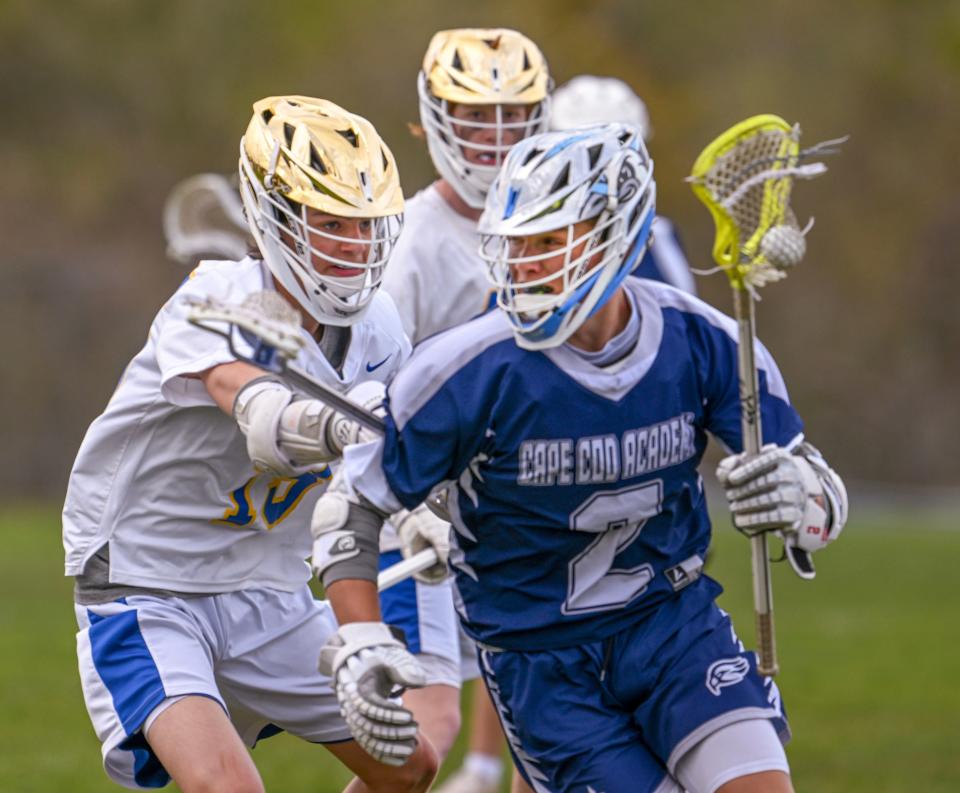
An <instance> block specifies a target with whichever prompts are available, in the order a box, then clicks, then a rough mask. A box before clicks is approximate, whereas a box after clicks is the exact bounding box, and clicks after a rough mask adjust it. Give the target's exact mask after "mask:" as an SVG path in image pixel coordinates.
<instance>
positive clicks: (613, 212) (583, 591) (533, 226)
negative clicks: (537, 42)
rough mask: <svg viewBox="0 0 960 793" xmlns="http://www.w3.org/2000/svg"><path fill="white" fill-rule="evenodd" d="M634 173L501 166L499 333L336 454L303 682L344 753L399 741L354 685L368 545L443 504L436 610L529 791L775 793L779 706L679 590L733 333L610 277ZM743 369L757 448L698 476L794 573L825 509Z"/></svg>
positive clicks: (408, 372)
mask: <svg viewBox="0 0 960 793" xmlns="http://www.w3.org/2000/svg"><path fill="white" fill-rule="evenodd" d="M652 167H653V166H652V163H651V161H650V159H649V157H648V156H647V153H646V150H645V149H644V146H643V143H642V141H641V139H640V137H639V135H638V133H637V131H636V130H635V129H634V128H632V127H629V126H626V125H606V126H599V127H590V128H585V129H581V130H573V131H569V132H553V133H547V134H544V135H538V136H534V137H532V138H529V139H526V140H524V141H521V142H520V143H519V144H517V146H515V147H514V148H513V149H512V150H511V152H510V154H509V155H508V156H507V159H506V162H505V164H504V167H503V170H502V171H501V173H500V175H499V176H498V178H497V181H496V182H495V184H494V186H493V187H492V189H491V192H490V194H489V196H488V199H487V203H486V209H485V212H484V215H483V217H482V218H481V221H480V228H481V232H482V233H484V234H485V235H486V236H485V241H484V254H485V257H486V258H487V259H488V261H489V264H490V270H491V277H492V280H493V281H494V283H495V286H496V288H497V289H498V290H499V298H498V300H499V303H498V304H499V306H500V308H501V311H498V312H493V313H491V314H487V315H485V316H483V317H481V318H479V319H476V320H474V321H472V322H470V323H467V324H466V325H462V326H459V327H457V328H454V329H452V330H450V331H448V332H446V333H444V334H440V335H438V336H436V337H434V338H432V339H430V340H428V341H427V342H426V343H424V344H422V345H420V347H418V349H417V350H416V351H415V352H414V354H413V356H412V358H411V359H410V360H409V361H408V363H407V364H406V365H405V367H404V368H402V369H401V371H400V372H399V373H398V375H397V377H396V378H395V379H394V380H393V382H392V383H391V385H390V386H389V388H388V403H387V409H388V415H387V430H386V435H385V437H383V438H379V439H374V440H370V441H368V442H366V443H362V444H358V445H355V446H351V447H348V448H347V449H346V450H345V453H344V467H343V469H342V470H341V474H338V476H336V477H335V480H334V484H333V485H332V486H331V488H330V489H329V490H328V491H327V492H326V493H325V494H324V495H323V496H322V497H321V499H320V501H319V502H318V503H319V504H320V505H321V506H319V507H318V509H317V510H316V512H315V515H314V522H313V530H314V535H315V537H316V538H317V539H316V546H315V547H316V548H317V549H318V550H320V551H327V552H328V553H327V561H326V563H325V566H324V568H323V569H322V571H321V575H322V578H323V581H324V584H325V586H326V587H327V592H328V594H329V597H330V599H331V602H332V604H333V606H334V609H335V611H336V613H337V615H338V618H339V621H340V624H341V626H342V627H341V629H340V634H339V635H338V636H335V637H333V638H332V639H331V640H330V642H329V644H328V646H327V647H326V648H325V649H324V651H323V652H322V653H321V667H322V669H323V670H324V671H325V672H326V673H328V674H331V675H332V676H333V677H334V680H335V686H336V689H337V693H338V696H340V701H341V706H342V708H343V709H344V713H345V715H346V720H347V723H348V724H350V725H351V727H352V729H353V730H354V735H355V736H357V737H358V738H359V739H360V743H361V744H363V743H364V742H365V740H366V739H367V737H368V736H369V735H375V736H377V738H378V739H379V740H382V741H386V742H389V741H390V740H391V731H392V730H393V729H394V728H393V723H394V722H397V721H400V720H402V717H401V716H400V715H399V713H398V711H397V710H396V709H393V708H382V707H380V702H381V700H382V698H383V697H384V696H386V695H388V694H389V693H390V691H389V683H388V682H387V681H388V680H389V679H390V674H391V670H390V668H389V663H388V662H387V661H386V660H383V661H381V662H380V668H381V670H382V674H383V678H384V683H383V685H381V686H380V687H379V689H377V688H368V689H366V690H364V691H359V692H358V690H357V688H356V686H355V685H352V684H351V680H352V679H353V677H352V675H351V673H350V666H351V663H355V662H357V659H366V660H365V661H364V662H365V663H367V664H368V665H369V664H370V663H371V661H370V660H369V659H370V657H371V654H373V655H375V654H376V653H377V652H378V651H379V644H380V642H381V641H382V638H381V637H382V635H383V628H382V625H381V624H380V621H379V620H380V612H379V608H378V603H377V594H376V585H375V583H374V579H375V578H376V566H377V533H378V531H379V528H380V525H381V523H382V521H383V519H384V516H385V515H387V514H389V513H392V512H394V511H396V510H398V509H399V508H400V507H401V506H406V507H408V508H409V507H414V506H416V505H417V504H419V503H420V502H421V501H423V500H424V499H425V498H427V497H428V495H429V494H430V493H431V492H433V491H434V490H435V489H437V488H440V487H449V488H451V494H450V497H449V498H448V509H449V512H450V515H451V518H452V523H453V528H454V531H453V532H452V542H451V550H450V552H449V563H450V565H451V566H452V568H453V569H454V573H455V584H456V590H457V594H458V609H459V612H460V616H461V619H462V623H463V626H464V628H465V630H466V631H467V633H468V634H469V635H470V636H472V637H473V638H474V639H476V641H477V642H478V644H479V646H480V648H481V651H480V660H481V668H482V670H483V675H484V679H485V682H486V684H487V687H488V689H489V691H490V694H491V696H492V698H493V699H494V701H495V702H496V705H497V708H498V711H499V713H500V716H501V720H502V722H503V725H504V728H505V731H506V733H507V736H508V738H509V741H510V745H511V749H512V752H513V755H514V758H515V760H516V762H517V765H518V767H519V768H520V769H521V771H522V773H523V775H524V777H525V778H526V780H527V782H528V783H529V784H530V785H531V786H532V787H533V788H534V789H535V790H537V791H583V792H584V793H585V792H586V791H597V792H598V793H599V791H604V793H615V792H617V791H630V793H653V792H654V791H656V793H666V792H667V791H680V790H683V789H685V790H687V791H690V792H691V793H712V792H713V791H721V793H751V792H759V791H763V793H783V792H784V791H790V790H792V787H791V782H790V776H789V768H788V764H787V761H786V756H785V754H784V751H783V748H782V743H783V742H784V741H786V739H787V738H788V735H789V730H788V727H787V722H786V719H785V716H784V711H783V707H782V704H781V700H780V693H779V691H778V689H777V687H776V685H775V683H774V681H773V680H772V679H770V678H765V677H762V676H761V675H760V674H759V673H758V672H757V669H756V658H755V655H754V654H753V653H751V652H747V651H746V650H745V649H744V647H743V645H742V644H741V643H740V641H739V640H738V639H737V636H736V634H735V633H734V631H733V626H732V625H731V622H730V619H729V618H728V617H727V615H726V614H724V613H723V612H722V611H721V610H720V609H719V608H718V607H717V605H716V603H715V599H716V597H717V596H718V595H719V594H720V591H721V588H720V586H719V585H718V584H717V583H715V582H714V581H712V580H711V579H710V578H709V577H708V576H706V575H703V574H702V559H703V557H704V554H705V553H706V550H707V546H708V544H709V542H710V523H709V519H708V515H707V508H706V503H705V499H704V492H703V483H702V481H701V478H700V476H699V474H698V472H697V465H698V463H699V462H700V460H701V457H702V455H703V452H704V449H705V447H706V443H707V433H710V434H712V435H714V436H715V437H716V438H717V439H718V440H719V441H720V442H721V443H722V444H723V445H724V446H725V447H727V448H728V449H730V450H732V451H734V452H736V451H737V450H738V449H740V448H741V430H740V404H739V400H738V377H737V349H736V338H737V333H736V326H735V323H734V322H733V321H732V320H731V319H730V318H728V317H726V316H725V315H723V314H721V313H720V312H718V311H716V310H714V309H713V308H711V307H710V306H708V305H706V304H704V303H703V302H701V301H699V300H698V299H696V298H695V297H692V296H690V295H688V294H686V293H684V292H681V291H680V290H677V289H675V288H673V287H670V286H667V285H664V284H660V283H657V282H654V281H649V280H645V279H637V278H627V277H626V276H627V274H628V273H630V272H631V270H632V269H633V267H634V265H635V264H636V261H637V260H638V259H639V257H641V256H642V255H643V253H644V251H645V249H646V246H647V244H648V241H649V235H650V226H651V223H652V221H653V218H654V197H655V188H654V181H653V176H652ZM756 357H757V360H758V366H759V381H760V403H761V412H762V416H763V428H764V441H765V443H766V445H765V446H764V447H763V449H762V451H761V452H760V453H759V454H758V455H754V456H752V457H751V458H749V459H747V458H745V457H744V456H743V455H742V454H736V453H735V454H732V455H731V456H729V457H727V458H726V459H724V460H723V462H722V463H721V464H720V467H719V470H718V475H719V478H720V481H721V483H722V484H723V486H724V487H725V488H726V492H727V496H728V499H729V500H730V503H731V510H732V512H733V516H734V522H735V524H736V525H737V526H738V527H739V528H741V529H742V530H744V531H746V532H757V531H776V532H779V533H780V534H781V535H782V536H783V539H784V542H785V544H786V546H787V547H788V549H792V550H796V551H806V552H811V551H815V550H818V549H819V548H821V547H823V546H824V545H826V544H827V543H828V542H831V541H832V540H834V539H836V537H837V536H838V534H839V533H840V531H841V529H842V527H843V524H844V521H845V518H846V509H847V506H846V494H845V491H844V487H843V484H842V482H841V481H840V479H839V478H838V477H837V475H836V474H835V473H834V472H833V471H831V470H830V468H829V467H828V466H827V464H826V463H825V462H824V460H823V458H822V457H821V455H820V454H819V453H818V452H817V451H816V449H814V448H813V447H812V446H810V445H809V444H808V443H806V442H805V440H804V438H803V425H802V422H801V420H800V418H799V416H798V415H797V413H796V412H795V411H794V409H793V407H791V405H790V403H789V401H788V397H787V391H786V388H785V386H784V383H783V379H782V377H781V375H780V372H779V370H778V369H777V367H776V364H775V363H774V361H773V359H772V358H771V356H770V354H769V353H768V352H767V350H766V349H764V348H763V347H762V346H761V345H759V344H758V345H757V347H756ZM423 541H424V542H425V543H429V542H430V541H431V540H430V538H429V537H426V536H425V537H424V538H423ZM330 549H334V552H333V553H329V550H330ZM796 556H798V557H799V556H800V554H796ZM791 558H793V556H791ZM804 572H806V570H805V569H804Z"/></svg>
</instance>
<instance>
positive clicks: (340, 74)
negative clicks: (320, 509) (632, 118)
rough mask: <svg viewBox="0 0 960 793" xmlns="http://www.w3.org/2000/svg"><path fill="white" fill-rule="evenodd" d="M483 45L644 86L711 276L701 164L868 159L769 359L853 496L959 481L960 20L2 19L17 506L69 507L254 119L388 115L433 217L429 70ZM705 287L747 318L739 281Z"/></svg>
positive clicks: (588, 15)
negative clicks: (199, 200)
mask: <svg viewBox="0 0 960 793" xmlns="http://www.w3.org/2000/svg"><path fill="white" fill-rule="evenodd" d="M467 25H477V26H498V25H501V26H507V27H514V28H517V29H520V30H522V31H524V32H525V33H527V34H528V35H529V36H531V38H533V39H534V40H535V41H537V42H538V44H539V45H540V46H541V48H542V49H543V51H544V53H545V54H546V56H547V58H548V60H549V62H550V64H551V68H552V71H553V74H554V77H555V78H556V81H557V82H558V83H562V82H564V81H566V80H567V79H569V78H570V77H572V76H574V75H576V74H579V73H583V72H588V73H594V74H612V75H616V76H619V77H621V78H623V79H625V80H627V81H628V82H629V83H631V84H632V85H633V87H634V88H635V90H636V91H637V92H638V93H639V94H640V95H641V96H642V97H643V98H644V100H645V101H646V102H647V105H648V107H649V109H650V113H651V116H652V120H653V126H654V137H653V139H652V141H651V144H650V148H651V152H652V154H653V156H654V158H655V160H656V165H657V178H658V186H659V202H660V209H661V210H662V211H663V213H664V214H666V215H668V216H670V217H671V218H672V219H674V220H675V221H676V222H677V224H678V226H679V228H680V230H681V232H682V234H683V237H684V241H685V244H686V247H687V251H688V254H689V257H690V259H691V261H692V262H693V263H694V264H695V265H698V266H702V267H706V266H710V265H711V261H710V257H709V251H710V245H711V241H712V225H711V223H710V220H709V218H708V215H707V213H706V212H705V211H704V210H703V209H702V207H700V206H699V204H698V203H697V202H696V201H695V199H694V197H693V195H692V193H691V192H690V191H689V189H688V187H687V186H686V185H685V184H684V182H683V177H684V176H685V175H686V174H687V173H688V171H689V168H690V166H691V164H692V163H693V160H694V158H695V157H696V155H697V153H698V152H699V151H700V149H701V148H702V147H703V145H704V144H706V143H707V141H709V140H710V139H712V138H713V137H714V136H715V135H716V134H718V133H719V132H721V131H722V130H723V129H725V128H726V127H728V126H729V125H731V124H732V123H734V122H736V121H739V120H740V119H742V118H744V117H746V116H748V115H752V114H754V113H759V112H773V113H777V114H779V115H782V116H784V117H785V118H786V119H787V120H789V121H795V120H799V121H801V122H802V123H803V127H804V131H805V137H804V140H805V141H806V142H807V143H813V142H815V141H818V140H822V139H824V138H831V137H837V136H839V135H842V134H845V133H849V134H850V135H851V136H852V137H851V140H850V142H849V143H848V144H847V146H846V147H845V150H844V153H843V154H842V156H841V157H839V158H836V159H832V160H830V161H829V165H830V169H831V170H830V173H829V174H828V175H827V176H825V177H823V178H822V179H819V180H817V181H815V182H812V183H809V184H807V183H802V184H800V185H799V187H798V190H797V197H796V200H795V206H796V208H797V210H798V215H799V216H800V217H801V221H803V220H804V219H805V218H806V217H807V216H809V215H816V217H817V226H816V228H815V230H814V232H813V233H812V234H811V236H810V237H809V252H808V257H807V261H806V262H805V263H804V264H803V266H802V267H801V268H800V269H798V270H797V271H796V273H794V274H793V275H792V276H791V277H790V278H789V279H788V280H787V281H786V282H785V283H783V284H780V285H775V286H772V287H770V288H769V289H767V290H765V291H764V294H763V302H762V304H761V305H760V307H759V314H758V316H759V327H760V335H761V337H762V338H763V339H764V341H765V343H766V344H767V346H768V347H770V349H771V350H772V351H773V353H774V354H775V356H776V357H777V359H778V362H779V363H780V366H781V368H782V369H783V371H784V374H785V376H786V379H787V382H788V383H789V384H790V387H791V396H792V399H793V401H794V403H795V404H796V405H797V406H798V408H799V409H800V411H801V413H802V414H803V415H804V416H805V418H806V420H807V422H808V424H809V426H810V428H811V429H810V437H811V439H812V440H813V441H814V442H815V443H816V444H817V445H819V446H820V447H821V448H822V449H823V451H824V452H825V453H826V455H827V457H828V459H830V460H831V461H832V462H833V463H834V464H835V465H836V467H837V468H838V470H840V471H841V472H842V473H843V474H844V475H845V477H847V478H848V479H849V480H851V481H852V482H855V483H856V482H873V483H880V484H882V485H884V486H892V485H895V484H898V485H913V486H923V487H930V486H934V487H948V486H952V485H955V484H957V483H958V482H960V455H958V454H957V453H956V451H955V447H954V446H953V442H955V441H956V439H958V438H960V409H958V406H957V394H958V391H960V389H958V385H960V367H958V366H957V365H956V357H957V350H958V348H960V338H958V336H960V317H958V312H957V309H956V308H955V306H956V302H957V295H958V293H960V268H958V267H957V263H956V257H957V254H956V250H957V248H958V245H960V198H958V193H957V191H956V186H955V179H956V177H957V174H958V167H957V155H956V153H955V152H956V148H955V143H956V139H957V135H958V130H960V3H957V2H955V1H954V2H934V1H933V0H931V1H929V2H904V1H903V0H848V1H847V2H842V3H837V2H832V1H831V0H807V2H804V3H788V2H784V1H783V0H770V1H768V2H764V3H759V2H753V1H752V0H751V1H750V2H740V3H724V4H707V3H701V2H695V0H674V1H673V2H653V1H652V0H597V1H596V2H582V0H578V1H577V2H574V0H525V2H523V3H518V2H507V1H506V0H503V1H500V0H492V1H489V2H481V1H480V0H478V2H474V3H472V4H470V5H469V6H467V4H463V5H462V7H461V6H458V5H457V4H455V3H453V4H452V3H444V2H439V0H408V2H403V3H384V2H375V0H351V2H336V3H335V2H330V0H273V2H270V3H264V2H256V1H255V0H166V2H160V0H76V1H75V2H71V3H67V2H63V0H60V1H59V2H56V1H55V0H51V1H49V2H36V0H4V3H3V4H2V5H0V86H2V93H0V95H2V98H3V111H2V114H0V129H2V134H0V173H2V174H3V177H4V186H3V189H2V191H0V224H2V225H0V228H2V233H3V239H4V247H3V251H2V253H0V267H2V272H3V276H4V278H3V283H4V289H3V290H2V292H0V331H2V338H3V342H4V349H3V354H2V356H0V361H2V363H0V367H2V370H0V384H2V385H0V388H2V394H3V398H2V401H3V408H4V409H3V411H2V415H0V429H2V437H3V441H4V455H3V462H2V464H0V465H2V475H0V492H2V493H3V495H4V496H5V497H6V498H7V499H8V500H9V499H10V498H49V497H52V498H60V497H62V493H63V490H64V486H65V482H66V478H67V474H68V472H69V467H70V464H71V462H72V460H73V457H74V455H75V453H76V449H77V447H78V445H79V443H80V440H81V438H82V435H83V432H84V430H85V428H86V426H87V425H88V424H89V422H90V421H91V420H92V419H93V418H94V417H95V416H96V415H97V414H98V412H99V411H100V410H101V409H102V407H103V405H104V404H105V402H106V400H107V399H108V397H109V395H110V393H111V391H112V389H113V386H114V384H115V383H116V381H117V379H118V377H119V376H120V373H121V372H122V370H123V367H124V365H125V364H126V362H127V360H128V359H129V358H130V357H131V356H132V355H133V354H134V353H135V352H136V351H137V350H138V349H139V348H140V346H141V345H142V344H143V342H144V339H145V337H146V331H147V327H148V325H149V323H150V320H151V318H152V316H153V315H154V313H155V312H156V310H157V309H158V308H159V307H160V306H161V305H162V303H163V302H164V301H165V300H166V298H167V297H168V295H169V294H170V293H171V292H172V290H173V289H174V288H175V287H176V286H177V284H178V283H179V282H180V280H181V279H182V278H183V277H184V276H185V274H186V271H185V270H184V269H183V268H182V267H180V266H179V265H175V264H173V263H171V262H170V261H169V260H168V259H166V258H165V253H164V242H163V238H162V233H161V229H160V214H161V209H162V206H163V202H164V199H165V197H166V195H167V193H168V191H169V190H170V188H171V187H172V186H173V185H174V184H175V183H176V182H177V181H179V180H180V179H182V178H184V177H186V176H188V175H190V174H193V173H196V172H199V171H221V172H226V171H231V170H233V169H234V168H235V167H236V160H237V151H238V142H239V138H240V135H241V134H242V132H243V130H244V128H245V126H246V123H247V120H248V115H249V112H250V105H251V103H252V102H253V101H254V100H256V99H258V98H260V97H261V96H265V95H270V94H279V93H304V94H312V95H316V96H322V97H326V98H329V99H332V100H334V101H336V102H338V103H340V104H342V105H344V106H346V107H348V108H350V109H351V110H354V111H356V112H358V113H360V114H361V115H364V116H367V117H368V118H369V119H370V120H372V121H373V122H374V124H375V125H376V126H377V128H378V130H379V131H380V132H381V134H382V135H383V136H384V137H385V138H386V140H387V141H388V143H389V144H390V146H391V148H392V149H393V150H394V153H395V154H396V156H397V160H398V162H399V165H400V169H401V174H402V175H403V180H404V184H405V189H406V192H407V193H408V194H412V193H413V192H414V191H415V190H417V189H419V188H420V187H422V186H424V185H425V184H427V183H428V182H429V181H430V179H431V173H432V169H431V166H430V163H429V160H428V158H427V155H426V150H425V147H424V146H423V144H422V143H421V142H420V141H418V140H416V139H414V138H413V137H412V136H411V135H410V134H409V133H408V131H407V127H406V124H407V122H409V121H416V120H417V107H416V89H415V77H416V73H417V70H418V68H419V65H420V59H421V58H422V55H423V52H424V50H425V48H426V45H427V42H428V40H429V38H430V36H431V34H432V33H433V32H434V31H435V30H437V29H441V28H445V27H459V26H467ZM950 152H954V153H953V154H951V153H950ZM950 163H953V165H951V164H950ZM699 288H700V290H701V294H702V295H703V296H705V297H706V298H707V299H708V300H709V301H711V302H712V303H714V304H715V305H717V306H719V307H721V308H723V309H724V310H729V309H730V295H729V291H728V288H727V286H726V280H725V279H724V278H723V277H722V276H719V275H717V276H713V277H712V278H707V279H701V280H700V281H699Z"/></svg>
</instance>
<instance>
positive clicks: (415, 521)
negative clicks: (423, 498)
mask: <svg viewBox="0 0 960 793" xmlns="http://www.w3.org/2000/svg"><path fill="white" fill-rule="evenodd" d="M390 522H391V523H392V524H393V526H394V528H395V529H396V530H397V537H398V538H399V539H400V553H401V554H403V558H404V559H409V558H410V557H411V556H414V555H416V554H418V553H419V552H420V551H424V550H426V549H427V548H433V550H434V551H436V552H437V563H436V564H435V565H433V566H431V567H428V568H427V569H426V570H423V571H421V572H419V573H416V574H414V576H413V577H414V578H416V579H417V581H421V582H423V583H424V584H439V583H441V582H442V581H444V580H445V579H446V578H447V576H448V575H449V573H450V571H449V569H448V568H447V558H448V557H449V556H450V524H449V523H447V522H446V521H444V520H441V519H440V518H439V517H437V515H436V514H435V513H434V511H433V510H432V509H431V508H430V507H429V505H428V504H427V503H426V502H424V503H423V504H421V505H420V506H419V507H417V508H416V509H414V510H411V511H408V510H405V509H404V510H401V511H400V512H397V513H396V514H395V515H393V516H392V517H391V518H390Z"/></svg>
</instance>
